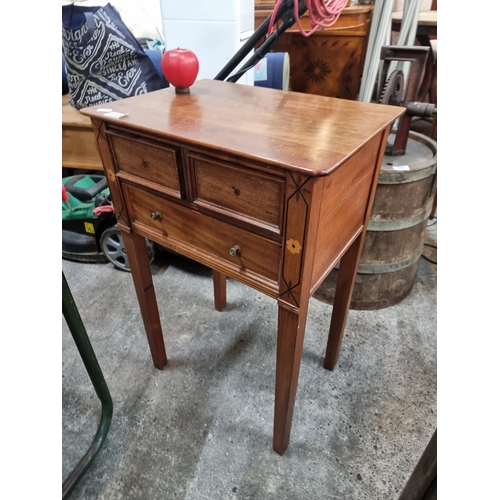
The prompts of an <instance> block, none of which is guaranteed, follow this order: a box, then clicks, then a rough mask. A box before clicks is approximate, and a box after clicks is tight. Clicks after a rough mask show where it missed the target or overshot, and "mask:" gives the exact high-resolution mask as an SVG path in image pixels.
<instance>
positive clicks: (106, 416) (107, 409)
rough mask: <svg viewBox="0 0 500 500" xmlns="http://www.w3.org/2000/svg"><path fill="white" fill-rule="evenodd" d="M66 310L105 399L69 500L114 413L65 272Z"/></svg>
mask: <svg viewBox="0 0 500 500" xmlns="http://www.w3.org/2000/svg"><path fill="white" fill-rule="evenodd" d="M62 310H63V315H64V318H65V319H66V323H67V324H68V328H69V330H70V332H71V335H72V336H73V340H74V341H75V344H76V347H77V348H78V351H79V352H80V356H81V357H82V361H83V363H84V365H85V368H86V369H87V373H88V374H89V377H90V380H91V381H92V385H93V386H94V389H95V391H96V393H97V396H98V397H99V399H100V401H101V420H100V422H99V427H98V429H97V432H96V434H95V436H94V440H93V441H92V444H91V445H90V447H89V449H88V450H87V452H86V453H85V455H83V457H82V458H81V459H80V461H79V462H78V464H77V465H76V467H75V468H74V469H73V470H72V471H71V473H70V474H69V475H68V477H67V478H66V480H65V481H64V483H63V485H62V498H63V500H65V499H66V498H68V496H69V495H70V494H71V492H72V491H73V489H74V488H75V486H76V485H77V483H78V482H79V481H80V479H81V478H82V477H83V475H84V474H85V473H86V472H87V470H88V468H89V467H90V465H91V464H92V462H93V461H94V458H95V457H96V455H97V454H98V453H99V450H100V449H101V447H102V445H103V443H104V440H105V439H106V436H107V434H108V431H109V427H110V425H111V419H112V416H113V400H112V399H111V394H110V392H109V389H108V386H107V385H106V381H105V379H104V376H103V374H102V371H101V368H100V366H99V363H98V362H97V358H96V357H95V354H94V350H93V348H92V344H91V343H90V339H89V337H88V335H87V331H86V330H85V326H84V324H83V322H82V319H81V317H80V313H79V312H78V309H77V307H76V304H75V301H74V300H73V296H72V294H71V291H70V289H69V286H68V283H67V281H66V277H65V276H64V273H63V275H62Z"/></svg>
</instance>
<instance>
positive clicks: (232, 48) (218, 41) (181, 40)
mask: <svg viewBox="0 0 500 500" xmlns="http://www.w3.org/2000/svg"><path fill="white" fill-rule="evenodd" d="M159 1H160V6H161V16H162V26H163V36H164V38H165V47H166V49H167V50H168V49H173V48H176V47H181V48H185V49H189V50H192V51H193V52H194V53H195V54H196V56H197V57H198V61H199V63H200V70H199V73H198V79H201V78H210V79H212V78H214V77H215V76H216V75H217V73H219V71H220V70H221V69H222V68H223V67H224V66H225V64H226V63H227V62H228V61H229V60H230V59H231V57H232V56H233V55H234V54H235V53H236V52H237V51H238V49H239V48H240V47H241V46H242V45H243V43H244V42H245V40H247V39H248V37H249V36H250V35H251V34H252V33H253V28H254V0H212V1H210V2H208V1H206V0H205V1H203V0H184V1H180V2H178V1H175V0H159ZM250 55H251V54H249V56H250ZM249 56H247V57H249ZM238 83H244V84H247V85H253V71H252V70H249V71H247V73H246V74H245V75H244V76H243V77H242V78H241V79H240V80H239V81H238Z"/></svg>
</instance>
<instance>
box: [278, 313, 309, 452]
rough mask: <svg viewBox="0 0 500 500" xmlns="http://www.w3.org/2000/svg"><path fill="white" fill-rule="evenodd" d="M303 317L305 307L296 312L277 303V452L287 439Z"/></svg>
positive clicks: (295, 391) (296, 376) (288, 437)
mask: <svg viewBox="0 0 500 500" xmlns="http://www.w3.org/2000/svg"><path fill="white" fill-rule="evenodd" d="M304 309H305V310H304ZM306 317H307V307H304V308H303V309H302V310H301V311H300V313H299V314H296V313H294V312H292V311H290V310H289V309H286V308H285V307H283V306H281V305H279V311H278V342H277V348H276V351H277V357H276V389H275V391H276V392H275V402H274V433H273V449H274V451H276V452H277V453H279V454H280V455H283V453H284V452H285V450H286V449H287V447H288V442H289V441H290V429H291V427H292V417H293V408H294V405H295V395H296V393H297V382H298V380H299V370H300V361H301V358H302V347H303V344H304V330H305V323H306Z"/></svg>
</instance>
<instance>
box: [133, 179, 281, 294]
mask: <svg viewBox="0 0 500 500" xmlns="http://www.w3.org/2000/svg"><path fill="white" fill-rule="evenodd" d="M123 189H124V191H125V195H126V199H127V203H128V206H129V210H130V218H131V222H132V226H133V227H134V229H135V230H137V231H138V232H139V233H141V234H143V235H144V236H147V237H148V238H150V239H152V240H153V241H156V242H158V243H160V244H164V245H165V246H167V247H169V248H173V249H174V250H176V251H179V252H180V253H182V254H184V255H187V256H188V257H191V258H193V259H195V260H197V261H198V262H201V263H203V264H205V265H207V266H208V267H212V268H214V267H215V268H219V269H221V266H222V267H223V270H224V272H226V274H228V275H229V276H232V277H235V278H236V279H238V278H239V277H241V276H243V277H246V279H247V281H248V280H251V279H252V278H257V281H259V280H258V277H262V278H264V280H265V281H268V282H272V283H273V284H277V282H278V273H279V262H280V255H281V251H280V249H281V246H280V245H279V244H278V243H275V242H273V241H270V240H268V239H266V238H263V237H261V236H258V235H255V234H252V233H251V232H248V231H246V230H244V229H241V228H239V227H235V226H233V225H231V224H230V223H227V222H224V221H221V220H218V219H215V218H213V217H210V216H209V215H206V214H203V213H201V212H199V211H197V210H193V209H191V208H189V207H188V206H185V205H182V204H179V203H175V202H172V201H169V200H166V199H165V198H162V197H160V196H156V195H154V194H151V193H149V192H146V191H143V190H142V189H140V188H136V187H134V186H130V185H125V184H123ZM261 281H262V280H261ZM276 286H277V285H276Z"/></svg>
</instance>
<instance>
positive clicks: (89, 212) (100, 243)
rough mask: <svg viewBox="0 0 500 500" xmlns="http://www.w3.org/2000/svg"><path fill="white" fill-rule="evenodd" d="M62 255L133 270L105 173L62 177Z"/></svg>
mask: <svg viewBox="0 0 500 500" xmlns="http://www.w3.org/2000/svg"><path fill="white" fill-rule="evenodd" d="M146 243H147V245H148V252H149V255H150V258H151V261H152V260H153V258H154V254H155V246H154V244H153V242H151V241H149V240H146ZM62 256H63V258H64V259H68V260H75V261H78V262H103V263H105V262H111V264H113V265H114V266H115V267H116V268H118V269H121V270H123V271H130V266H129V262H128V258H127V252H126V250H125V246H124V244H123V238H122V235H121V232H120V229H119V228H118V226H117V225H116V217H115V212H114V209H113V204H112V202H111V196H110V193H109V188H108V185H107V182H106V178H105V177H104V175H103V174H92V175H86V174H84V175H73V176H70V177H65V178H63V179H62Z"/></svg>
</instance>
